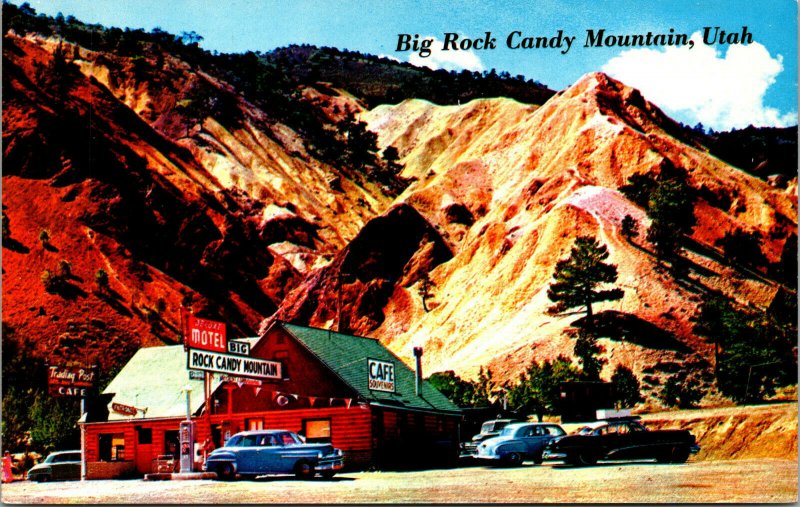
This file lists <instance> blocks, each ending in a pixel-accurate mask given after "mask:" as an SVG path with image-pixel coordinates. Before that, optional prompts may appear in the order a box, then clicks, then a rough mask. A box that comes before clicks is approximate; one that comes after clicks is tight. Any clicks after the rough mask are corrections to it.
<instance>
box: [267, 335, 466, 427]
mask: <svg viewBox="0 0 800 507" xmlns="http://www.w3.org/2000/svg"><path fill="white" fill-rule="evenodd" d="M277 325H280V326H281V327H283V328H284V329H285V330H286V331H287V332H288V333H289V334H291V335H292V336H294V337H295V338H297V340H299V341H300V343H301V344H302V345H304V346H305V347H306V348H307V349H308V350H309V351H310V352H311V353H312V354H314V355H315V356H316V357H317V358H318V359H319V360H320V361H322V363H323V364H324V365H325V366H327V367H328V368H329V369H330V370H331V371H333V372H334V373H336V374H337V375H338V376H339V377H340V378H341V379H342V380H343V381H344V382H345V383H346V384H347V385H349V386H350V387H352V388H353V389H354V390H355V391H356V392H357V393H358V394H359V395H360V396H361V397H362V398H364V399H365V400H367V401H370V402H377V403H381V404H386V405H391V406H397V407H406V408H412V409H422V410H437V411H445V412H460V411H461V409H459V408H458V407H457V406H456V405H454V404H453V403H452V402H451V401H450V400H448V399H447V397H445V396H444V395H443V394H442V393H440V392H439V391H438V390H436V388H434V387H433V386H431V385H430V384H429V383H428V382H427V381H425V380H423V381H422V384H421V386H420V391H421V392H420V395H419V396H417V394H416V374H415V372H414V371H413V370H412V369H411V368H409V367H408V366H407V365H406V364H405V363H404V362H403V361H402V360H401V359H400V358H398V357H397V356H396V355H394V354H393V353H392V352H391V351H390V350H389V349H387V348H386V347H385V346H384V345H383V344H382V343H381V342H379V341H378V340H376V339H374V338H364V337H360V336H352V335H347V334H342V333H337V332H334V331H329V330H327V329H318V328H311V327H304V326H298V325H296V324H289V323H287V322H277ZM354 358H355V360H354ZM368 359H377V360H379V361H387V362H391V363H393V364H394V365H395V367H394V372H395V392H393V393H392V392H385V391H376V390H372V389H370V388H369V386H368V378H367V361H368Z"/></svg>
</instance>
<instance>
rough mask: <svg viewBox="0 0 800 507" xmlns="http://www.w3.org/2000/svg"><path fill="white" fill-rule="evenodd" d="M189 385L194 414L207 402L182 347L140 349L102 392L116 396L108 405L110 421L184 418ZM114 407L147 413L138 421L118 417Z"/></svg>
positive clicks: (216, 379) (214, 386) (140, 415)
mask: <svg viewBox="0 0 800 507" xmlns="http://www.w3.org/2000/svg"><path fill="white" fill-rule="evenodd" d="M218 379H219V375H215V376H214V383H213V384H212V386H211V387H212V389H214V388H216V387H217V385H219V383H220V381H219V380H218ZM187 385H188V386H190V387H191V389H192V392H191V396H190V402H191V411H192V414H194V413H196V412H197V411H198V410H199V409H200V407H201V406H202V405H203V402H204V401H205V400H204V399H203V380H202V379H201V380H189V370H188V369H187V368H186V351H184V350H183V345H169V346H165V347H148V348H143V349H139V350H138V351H137V352H136V354H134V356H133V357H132V358H131V360H130V361H128V364H126V365H125V367H124V368H122V370H121V371H120V372H119V373H118V374H117V376H116V377H114V380H112V381H111V383H110V384H108V387H106V389H105V390H104V391H103V393H104V394H111V393H113V394H114V398H112V400H111V402H110V403H109V414H108V420H109V421H121V420H130V419H135V418H144V417H147V418H148V419H150V418H156V417H181V416H183V417H185V416H186V392H185V391H184V387H186V386H187ZM113 403H121V404H123V405H128V406H132V407H136V408H138V409H140V410H142V411H143V410H146V412H144V413H142V412H141V411H140V412H139V413H138V414H137V415H136V416H135V417H133V416H126V415H122V414H118V413H116V412H114V411H113V410H111V405H112V404H113Z"/></svg>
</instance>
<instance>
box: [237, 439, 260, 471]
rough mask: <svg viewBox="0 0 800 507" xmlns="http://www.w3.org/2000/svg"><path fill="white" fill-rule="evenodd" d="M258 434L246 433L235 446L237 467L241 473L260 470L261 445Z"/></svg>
mask: <svg viewBox="0 0 800 507" xmlns="http://www.w3.org/2000/svg"><path fill="white" fill-rule="evenodd" d="M257 440H258V438H257V435H244V436H242V438H241V439H240V440H239V443H238V445H237V446H236V447H235V450H236V452H235V454H236V467H237V469H238V471H239V473H240V474H253V473H257V472H258V462H259V458H258V454H259V452H258V451H259V448H260V447H259V445H258V442H257Z"/></svg>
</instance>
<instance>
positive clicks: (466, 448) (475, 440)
mask: <svg viewBox="0 0 800 507" xmlns="http://www.w3.org/2000/svg"><path fill="white" fill-rule="evenodd" d="M513 422H520V421H517V420H516V419H492V420H491V421H486V422H485V423H483V424H482V425H481V430H480V433H478V434H477V435H474V436H473V437H472V439H471V440H470V441H469V442H465V443H464V444H462V446H461V457H462V458H464V457H474V456H475V454H476V453H477V452H478V444H480V443H481V442H483V441H484V440H486V439H487V438H493V437H496V436H498V435H499V434H500V432H501V431H503V428H505V427H506V426H507V425H509V424H511V423H513Z"/></svg>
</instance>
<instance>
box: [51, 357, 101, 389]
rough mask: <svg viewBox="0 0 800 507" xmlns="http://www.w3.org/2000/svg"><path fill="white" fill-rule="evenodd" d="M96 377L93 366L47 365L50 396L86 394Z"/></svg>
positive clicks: (92, 386)
mask: <svg viewBox="0 0 800 507" xmlns="http://www.w3.org/2000/svg"><path fill="white" fill-rule="evenodd" d="M96 379H97V371H96V370H95V369H94V368H88V367H84V366H62V365H54V364H51V365H48V367H47V390H48V392H49V393H50V395H51V396H66V397H85V396H88V395H89V391H90V390H91V389H92V388H94V385H95V381H96Z"/></svg>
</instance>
